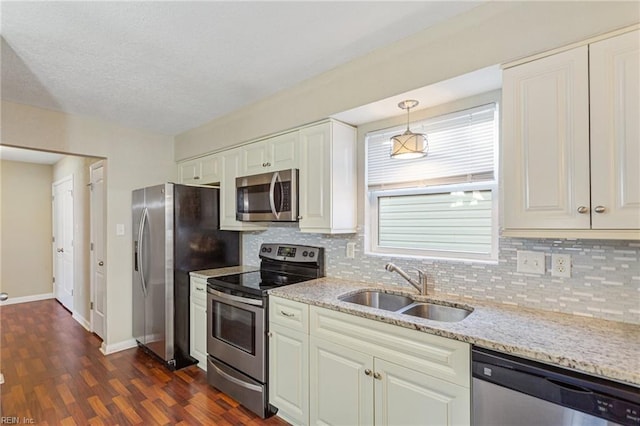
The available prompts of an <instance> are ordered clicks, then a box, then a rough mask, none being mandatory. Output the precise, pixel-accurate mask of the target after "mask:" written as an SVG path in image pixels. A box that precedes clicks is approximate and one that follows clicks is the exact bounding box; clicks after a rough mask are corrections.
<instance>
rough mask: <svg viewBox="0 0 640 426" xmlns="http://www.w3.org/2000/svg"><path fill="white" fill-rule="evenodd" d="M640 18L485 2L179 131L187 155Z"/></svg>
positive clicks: (636, 12) (579, 6)
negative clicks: (288, 87)
mask: <svg viewBox="0 0 640 426" xmlns="http://www.w3.org/2000/svg"><path fill="white" fill-rule="evenodd" d="M639 21H640V3H638V2H614V1H605V2H583V1H570V2H544V1H530V2H487V3H485V4H483V5H481V6H478V7H476V8H475V9H472V10H471V11H469V12H467V13H465V14H462V15H460V16H458V17H456V18H453V19H452V20H450V21H447V22H444V23H442V24H439V25H437V26H434V27H432V28H429V29H427V30H424V31H422V32H420V33H418V34H416V35H414V36H411V37H409V38H406V39H404V40H400V41H399V42H397V43H394V44H392V45H390V46H388V47H386V48H383V49H378V50H376V51H374V52H372V53H370V54H368V55H366V56H363V57H361V58H358V59H356V60H354V61H352V62H350V63H347V64H345V65H342V66H339V67H337V68H335V69H333V70H331V71H329V72H326V73H324V74H322V75H320V76H318V77H315V78H312V79H309V80H306V81H304V82H302V83H301V84H298V85H297V86H295V87H293V88H291V89H288V90H285V91H282V92H279V93H278V94H276V95H274V96H272V97H270V98H267V99H265V100H263V101H261V102H257V103H255V104H253V105H250V106H248V107H246V108H243V109H240V110H238V111H236V112H234V113H232V114H229V115H227V116H224V117H221V118H219V119H216V120H213V121H211V122H209V123H207V124H205V125H203V126H201V127H198V128H196V129H192V130H190V131H188V132H185V133H183V134H180V135H178V136H177V137H176V147H175V158H176V160H181V159H185V158H189V157H194V156H198V155H201V154H204V153H207V152H211V151H217V150H221V149H223V148H226V147H229V146H232V145H236V144H239V143H242V142H245V141H248V140H250V139H254V138H257V137H260V136H264V135H267V134H270V133H275V132H278V131H282V130H286V129H290V128H293V127H297V126H300V125H302V124H305V123H310V122H313V121H317V120H320V119H322V118H325V117H328V116H331V115H332V114H336V113H339V112H342V111H346V110H349V109H352V108H355V107H358V106H361V105H365V104H368V103H370V102H374V101H377V100H380V99H385V98H387V97H390V96H394V95H397V94H400V93H404V92H406V91H409V90H412V89H416V88H420V87H424V86H427V85H429V84H433V83H436V82H439V81H442V80H446V79H449V78H452V77H455V76H459V75H462V74H466V73H468V72H470V71H474V70H477V69H480V68H484V67H487V66H491V65H495V64H501V63H505V62H509V61H512V60H515V59H518V58H522V57H526V56H530V55H532V54H535V53H539V52H543V51H545V50H549V49H553V48H556V47H560V46H563V45H566V44H570V43H573V42H577V41H580V40H583V39H585V38H588V37H590V36H593V35H597V34H601V33H604V32H607V31H611V30H614V29H618V28H621V27H624V26H628V25H631V24H634V23H638V22H639Z"/></svg>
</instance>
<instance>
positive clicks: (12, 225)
mask: <svg viewBox="0 0 640 426" xmlns="http://www.w3.org/2000/svg"><path fill="white" fill-rule="evenodd" d="M52 176H53V168H52V166H50V165H43V164H31V163H21V162H16V161H0V186H1V189H0V207H1V211H2V218H1V219H0V235H1V237H0V262H1V268H0V269H1V272H0V290H1V291H4V292H7V293H9V297H11V298H15V297H25V296H37V295H45V294H50V293H52V292H53V283H52V277H53V264H52V262H53V253H52V251H51V250H52V247H51V235H52V222H51V182H52V180H51V179H52Z"/></svg>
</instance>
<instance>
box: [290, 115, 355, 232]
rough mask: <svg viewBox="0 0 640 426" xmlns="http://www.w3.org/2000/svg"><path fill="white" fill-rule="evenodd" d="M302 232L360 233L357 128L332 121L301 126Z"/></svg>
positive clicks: (300, 195)
mask: <svg viewBox="0 0 640 426" xmlns="http://www.w3.org/2000/svg"><path fill="white" fill-rule="evenodd" d="M299 197H300V198H299V200H300V201H299V202H300V216H301V217H300V231H302V232H315V233H326V234H341V233H354V232H356V201H357V194H356V129H355V128H353V127H351V126H349V125H346V124H343V123H340V122H336V121H328V122H325V123H321V124H317V125H314V126H310V127H305V128H302V129H300V194H299Z"/></svg>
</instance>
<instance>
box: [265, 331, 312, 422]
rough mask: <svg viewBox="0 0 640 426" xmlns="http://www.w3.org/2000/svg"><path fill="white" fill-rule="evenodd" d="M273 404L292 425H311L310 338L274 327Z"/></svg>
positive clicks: (271, 349) (271, 361)
mask: <svg viewBox="0 0 640 426" xmlns="http://www.w3.org/2000/svg"><path fill="white" fill-rule="evenodd" d="M269 336H270V338H269V403H270V404H272V405H273V406H275V407H277V408H278V416H280V417H282V418H283V419H285V420H286V421H288V422H289V423H292V424H300V425H302V424H308V423H309V335H307V334H304V333H302V332H300V331H295V330H291V329H288V328H286V327H282V326H281V325H278V324H270V333H269Z"/></svg>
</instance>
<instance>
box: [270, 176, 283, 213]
mask: <svg viewBox="0 0 640 426" xmlns="http://www.w3.org/2000/svg"><path fill="white" fill-rule="evenodd" d="M279 180H280V173H278V172H275V173H274V174H273V176H272V177H271V185H270V186H269V204H270V207H271V213H273V216H275V218H276V219H278V217H280V212H279V211H278V210H277V209H276V200H275V190H276V181H279ZM280 199H282V197H280Z"/></svg>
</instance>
